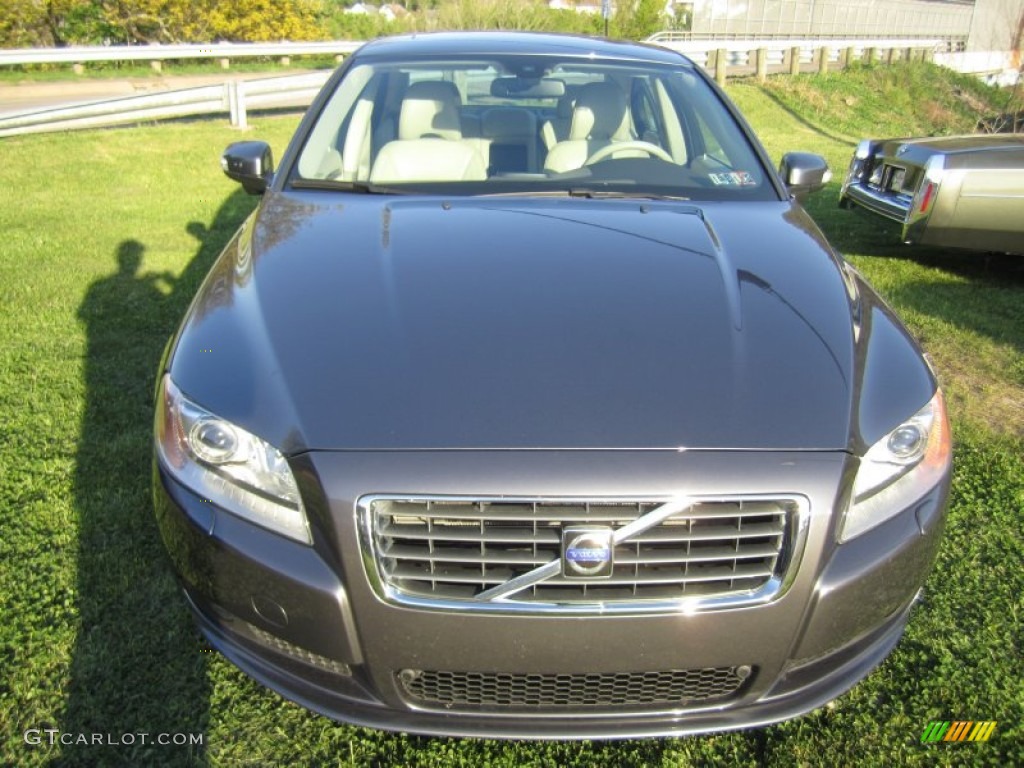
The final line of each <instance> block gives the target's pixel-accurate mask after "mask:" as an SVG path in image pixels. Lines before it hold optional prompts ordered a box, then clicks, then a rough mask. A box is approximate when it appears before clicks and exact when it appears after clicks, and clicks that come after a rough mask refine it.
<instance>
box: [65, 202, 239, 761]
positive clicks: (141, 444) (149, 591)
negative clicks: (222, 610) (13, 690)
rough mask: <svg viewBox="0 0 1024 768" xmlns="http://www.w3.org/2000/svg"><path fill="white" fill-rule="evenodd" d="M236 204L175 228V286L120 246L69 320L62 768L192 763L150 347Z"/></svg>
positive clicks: (204, 702) (216, 248)
mask: <svg viewBox="0 0 1024 768" xmlns="http://www.w3.org/2000/svg"><path fill="white" fill-rule="evenodd" d="M249 200H251V198H249V199H248V200H247V199H246V196H245V195H244V194H242V193H241V192H237V193H235V194H233V195H231V196H230V197H229V198H227V200H226V201H225V202H224V204H223V205H222V206H221V208H220V210H219V211H218V213H217V216H216V218H215V220H214V223H213V224H212V225H211V226H210V227H209V228H207V227H205V226H204V225H202V224H197V223H195V222H193V223H192V224H190V225H189V226H188V231H189V232H190V233H191V234H193V235H194V236H196V237H197V238H198V239H199V244H198V248H197V250H196V252H195V254H194V256H193V257H192V259H191V260H190V261H189V263H188V264H187V265H186V266H185V268H184V269H183V270H182V272H181V274H180V275H178V276H177V277H175V276H174V275H171V274H170V273H161V274H154V273H149V272H145V271H143V263H144V256H145V250H146V247H145V245H143V244H142V243H141V242H139V241H137V240H126V241H124V242H122V243H121V244H120V246H119V247H118V249H117V253H116V261H117V268H116V270H115V271H114V272H113V273H112V274H110V275H108V276H105V277H102V278H100V279H98V280H96V281H95V282H93V283H92V284H91V285H90V286H89V288H88V289H87V291H86V294H85V297H84V299H83V301H82V303H81V305H80V306H79V309H78V317H79V319H80V321H81V322H82V323H83V325H84V328H85V331H86V334H87V355H86V359H85V361H84V365H83V379H84V381H83V383H84V393H83V394H84V397H83V413H82V426H81V431H80V440H79V444H78V449H77V461H76V470H75V479H74V489H75V507H76V510H77V513H78V542H79V549H78V553H77V555H78V562H77V574H78V583H77V599H78V609H79V619H80V626H79V628H78V632H77V637H76V641H75V647H74V650H73V654H72V661H71V669H70V674H69V679H68V684H67V691H66V702H67V704H66V708H65V710H64V713H63V716H62V718H61V721H60V723H59V729H60V731H61V732H62V733H63V734H65V736H64V738H65V739H66V741H67V743H65V744H64V745H62V747H61V748H60V760H59V762H60V763H62V764H73V765H156V764H174V765H194V764H204V763H205V762H206V759H205V751H206V746H205V744H204V743H203V742H205V738H204V736H205V732H206V729H207V724H208V719H209V700H210V685H209V682H208V679H207V678H208V675H207V665H208V658H209V656H208V655H207V653H206V652H205V651H206V650H207V649H206V648H205V644H204V643H203V642H202V641H201V638H200V635H199V634H198V632H197V631H196V630H195V628H194V626H193V623H192V620H191V616H190V615H189V613H188V609H187V608H186V604H185V601H184V600H183V599H182V597H181V594H180V591H179V589H178V586H177V584H176V582H175V580H174V577H173V574H172V570H171V567H170V563H169V560H168V558H167V556H166V554H165V551H164V547H163V544H162V542H161V540H160V536H159V533H158V530H157V527H156V522H155V519H154V516H153V509H152V501H151V492H150V477H151V461H152V458H151V457H152V433H153V393H154V387H155V377H156V373H157V367H158V364H159V361H160V357H161V354H162V352H163V349H164V346H165V344H166V343H167V340H168V338H169V337H170V335H171V334H172V333H173V331H174V328H175V327H176V325H177V323H178V322H179V321H180V319H181V317H182V315H183V314H184V312H185V310H186V309H187V307H188V304H189V302H190V301H191V298H192V295H193V293H194V292H195V289H196V287H197V285H198V283H199V281H200V280H201V277H202V275H204V274H205V273H206V271H207V270H208V269H209V268H210V266H211V264H212V263H213V260H214V259H215V258H216V256H217V254H218V253H219V252H220V250H221V249H222V248H223V246H224V245H225V244H226V242H227V240H228V239H229V238H230V236H231V233H232V232H233V231H234V229H235V228H236V227H237V226H238V225H239V224H240V223H241V221H242V220H243V219H244V217H245V215H246V213H247V212H248V210H251V208H252V203H251V202H249ZM82 734H85V735H87V736H89V739H82V738H81V737H80V735H82ZM93 734H101V735H102V736H103V739H102V743H100V744H97V743H95V741H90V739H93V740H94V739H95V737H94V736H92V735H93ZM143 734H145V736H143ZM87 741H88V742H89V743H86V742H87ZM108 742H109V743H108ZM161 742H165V743H161ZM183 742H184V743H183Z"/></svg>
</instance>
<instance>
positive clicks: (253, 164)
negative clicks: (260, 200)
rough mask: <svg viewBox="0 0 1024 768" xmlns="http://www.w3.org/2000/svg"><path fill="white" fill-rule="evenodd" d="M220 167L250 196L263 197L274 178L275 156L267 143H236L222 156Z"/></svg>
mask: <svg viewBox="0 0 1024 768" xmlns="http://www.w3.org/2000/svg"><path fill="white" fill-rule="evenodd" d="M220 166H221V168H223V169H224V173H225V174H227V176H228V178H230V179H234V180H235V181H237V182H240V183H241V185H242V188H243V189H244V190H245V191H246V192H248V193H249V194H250V195H262V194H263V193H264V192H265V191H266V189H267V186H268V185H269V184H270V180H271V179H272V178H273V176H274V155H273V153H272V152H271V151H270V145H269V144H267V142H265V141H236V142H235V143H234V144H231V145H230V146H229V147H228V148H227V149H225V150H224V154H223V155H221V156H220Z"/></svg>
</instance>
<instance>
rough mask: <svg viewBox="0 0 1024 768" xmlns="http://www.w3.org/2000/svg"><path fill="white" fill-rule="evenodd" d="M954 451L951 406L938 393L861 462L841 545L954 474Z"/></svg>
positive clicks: (871, 449) (844, 522)
mask: <svg viewBox="0 0 1024 768" xmlns="http://www.w3.org/2000/svg"><path fill="white" fill-rule="evenodd" d="M951 453H952V445H951V440H950V434H949V421H948V420H947V417H946V404H945V402H944V401H943V399H942V392H941V391H940V390H936V391H935V396H934V397H932V399H931V400H930V401H929V402H928V404H927V405H926V406H925V407H924V408H922V409H921V410H919V411H918V412H917V413H915V414H914V415H913V416H911V417H910V418H909V419H907V420H906V421H905V422H903V423H902V424H900V425H899V426H898V427H896V428H895V429H894V430H892V431H891V432H889V433H888V434H887V435H885V436H884V437H883V438H882V439H881V440H879V441H878V442H877V443H875V444H874V445H872V446H871V448H869V449H868V451H867V452H866V453H865V454H864V456H863V457H862V458H861V460H860V467H859V468H858V470H857V479H856V480H855V481H854V484H853V497H852V499H851V501H850V506H849V508H848V509H847V511H846V517H845V519H844V520H843V524H842V526H840V530H839V541H840V542H843V541H849V540H850V539H852V538H853V537H855V536H859V535H860V534H862V533H864V532H865V531H868V530H870V529H872V528H874V527H875V526H877V525H880V524H881V523H884V522H885V521H886V520H888V519H889V518H891V517H892V516H893V515H895V514H897V513H898V512H900V511H902V510H903V509H906V508H907V507H908V506H909V505H910V504H912V503H913V502H915V501H916V500H917V499H919V498H921V496H923V495H924V494H925V493H927V492H928V491H929V490H931V489H932V488H933V487H934V486H935V485H936V484H937V483H938V482H939V481H940V480H941V479H942V477H943V475H945V473H946V472H947V471H948V469H949V462H950V460H951Z"/></svg>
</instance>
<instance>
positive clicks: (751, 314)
mask: <svg viewBox="0 0 1024 768" xmlns="http://www.w3.org/2000/svg"><path fill="white" fill-rule="evenodd" d="M565 114H568V115H569V119H568V123H566V122H565V120H564V115H565ZM223 163H224V168H225V170H226V172H227V173H228V175H229V176H231V177H232V178H234V179H236V180H238V181H240V182H241V183H242V184H244V185H245V187H246V189H249V190H250V191H252V192H254V193H259V194H262V196H263V197H262V200H261V202H260V205H259V207H258V208H257V210H256V212H255V213H254V214H253V215H252V217H251V218H249V219H248V221H246V222H245V224H244V225H243V226H242V228H241V229H240V231H239V232H238V233H237V235H236V236H235V237H234V239H233V240H232V241H231V242H230V244H229V245H228V246H227V248H226V249H225V250H224V252H223V254H222V255H221V256H220V258H219V260H218V261H217V262H216V264H215V265H214V266H213V268H212V270H211V272H210V274H209V276H208V277H207V279H206V281H205V282H204V284H203V286H202V287H201V289H200V291H199V293H198V295H197V297H196V298H195V300H194V302H193V303H192V306H191V307H190V309H189V312H188V315H187V317H186V318H185V320H184V322H183V323H182V325H181V327H180V329H179V330H178V332H177V334H176V335H175V336H174V338H173V339H172V342H171V343H170V344H169V345H168V350H167V353H166V355H165V358H164V360H163V362H162V365H161V368H160V375H159V382H158V402H157V407H156V430H155V432H156V434H155V457H154V472H153V488H154V500H155V508H156V516H157V520H158V522H159V527H160V530H161V533H162V536H163V539H164V542H165V543H166V546H167V549H168V551H169V553H170V556H171V560H172V562H173V565H174V568H175V570H176V572H177V574H178V576H179V578H180V580H181V583H182V585H183V587H184V593H185V595H186V597H187V600H188V603H189V605H190V606H191V609H192V611H193V613H194V615H195V618H196V620H197V622H198V625H199V627H200V628H201V630H202V631H203V633H204V634H205V635H206V637H207V639H208V640H209V642H210V643H211V644H212V645H213V646H214V647H215V648H217V649H218V650H219V651H220V652H222V653H223V654H224V655H225V656H227V657H228V658H229V659H231V660H232V661H233V662H234V663H235V664H237V665H238V666H239V667H240V668H241V669H243V670H244V671H246V672H247V673H248V674H250V675H252V676H253V677H254V678H256V679H257V680H259V681H261V682H263V683H264V684H266V685H268V686H270V687H271V688H273V689H275V690H277V691H279V692H281V693H282V694H284V695H285V696H287V697H289V698H292V699H294V700H295V701H298V702H300V703H302V704H304V705H305V706H308V707H310V708H312V709H314V710H316V711H318V712H321V713H324V714H326V715H328V716H330V717H333V718H336V719H339V720H343V721H347V722H353V723H360V724H364V725H370V726H376V727H383V728H392V729H398V730H403V731H411V732H417V733H428V734H456V735H487V736H502V737H520V738H611V737H625V736H649V735H657V734H675V735H679V734H686V733H695V732H705V731H715V730H724V729H732V728H743V727H749V726H754V725H759V724H763V723H769V722H774V721H777V720H781V719H785V718H788V717H793V716H796V715H798V714H801V713H803V712H807V711H809V710H811V709H813V708H815V707H818V706H820V705H822V704H824V703H825V702H827V701H829V700H830V699H832V698H834V697H836V696H838V695H839V694H840V693H842V692H843V691H845V690H846V689H847V688H849V687H850V686H851V685H853V684H854V683H855V682H856V681H857V680H859V679H860V678H862V677H863V676H864V675H866V674H867V673H868V672H869V671H870V670H871V669H872V668H873V667H875V666H876V665H877V664H879V663H880V662H881V661H882V660H883V659H884V658H885V656H886V655H887V654H888V653H889V651H890V650H891V649H892V648H893V647H894V646H895V644H896V643H897V641H898V640H899V638H900V636H901V634H902V632H903V628H904V626H905V624H906V622H907V621H908V618H909V616H910V612H911V608H912V606H913V605H914V603H915V600H916V598H917V596H918V594H919V590H920V588H921V585H922V583H923V582H924V579H925V577H926V574H927V572H928V570H929V568H930V566H931V562H932V559H933V556H934V552H935V548H936V546H937V544H938V541H939V535H940V532H941V529H942V523H943V518H944V510H945V505H946V498H947V493H948V487H949V478H950V462H951V449H950V435H949V428H948V424H947V421H946V413H945V409H944V406H943V399H942V395H941V392H940V391H939V389H938V387H937V386H936V381H935V377H934V376H933V374H932V371H931V369H930V368H929V366H928V364H927V363H926V361H925V358H924V357H923V355H922V353H921V351H920V349H919V348H918V346H917V344H916V343H915V342H914V341H913V339H912V338H911V337H910V335H909V334H908V332H907V331H906V330H905V329H904V327H903V326H902V325H901V324H900V322H899V321H898V320H897V318H896V317H895V316H894V314H893V313H892V311H891V310H890V309H889V307H888V306H886V304H885V303H884V302H883V301H882V300H881V299H880V298H879V297H878V296H877V295H876V294H875V292H874V291H873V290H872V289H871V287H870V286H869V285H868V284H867V283H866V282H865V281H864V279H863V278H862V277H861V276H860V274H858V273H857V271H856V270H854V269H853V268H852V267H851V266H850V265H849V264H848V263H846V262H845V261H844V260H843V259H842V258H841V257H840V256H839V255H838V254H837V253H836V252H835V251H834V250H833V249H832V248H830V247H829V245H828V243H827V242H826V241H825V239H824V237H823V236H822V234H821V232H820V231H819V230H818V228H817V227H816V226H815V225H814V223H813V222H812V221H811V219H810V218H809V217H808V215H807V214H806V212H805V211H804V210H803V209H802V208H801V206H800V205H799V204H798V203H797V202H796V201H795V200H794V196H795V195H798V194H799V195H802V194H805V193H807V192H809V191H811V190H813V189H815V188H816V187H820V186H821V185H822V183H823V181H824V179H825V176H826V171H827V166H826V164H825V163H824V161H823V160H822V159H821V158H820V157H817V156H814V155H808V154H802V153H790V154H788V155H786V156H785V157H784V158H783V162H782V167H781V170H780V172H776V171H775V170H774V169H773V168H772V166H771V164H770V162H769V160H768V158H767V157H766V155H765V153H764V150H763V149H762V148H761V146H760V145H759V144H758V143H757V141H756V139H755V138H754V136H753V135H752V133H751V132H750V130H749V128H748V127H747V125H746V124H745V123H744V121H743V119H742V118H741V117H740V116H739V114H738V113H737V111H736V109H735V107H734V106H733V105H732V104H731V103H730V102H729V100H728V99H727V98H726V96H725V95H724V94H723V93H722V91H720V90H719V89H718V88H717V87H716V86H715V84H714V83H713V82H712V81H710V80H709V79H708V77H707V76H706V75H705V74H704V73H703V72H702V71H701V70H700V68H699V67H696V66H694V65H693V64H692V63H691V62H690V61H689V60H687V59H686V58H684V57H683V56H681V55H679V54H677V53H674V52H671V51H667V50H663V49H659V48H654V47H648V46H642V45H637V44H628V43H615V42H609V41H606V40H598V39H591V38H581V37H563V36H552V35H530V34H505V33H495V34H486V33H478V34H436V35H417V36H414V37H403V38H394V39H384V40H380V41H376V42H373V43H369V44H367V45H366V46H364V47H363V48H361V49H360V50H359V51H358V52H357V53H356V54H355V55H353V56H352V57H351V58H350V59H349V60H348V61H347V62H346V63H345V64H344V65H342V67H341V68H340V69H339V71H338V72H337V73H336V74H335V75H334V76H333V77H332V78H331V79H330V81H329V82H328V83H327V85H326V86H325V87H324V90H323V91H322V93H321V94H320V96H319V97H318V98H317V99H316V101H315V102H314V103H313V105H312V106H311V108H310V110H309V112H308V114H307V116H306V117H305V119H304V120H303V122H302V123H301V125H300V127H299V128H298V131H297V133H296V134H295V137H294V139H293V140H292V142H291V144H290V145H289V147H288V149H287V151H286V152H285V154H284V158H283V160H282V162H281V164H280V167H279V168H277V169H276V170H275V169H274V165H273V158H272V155H271V152H270V148H269V147H268V146H267V145H266V144H264V143H262V142H258V141H247V142H241V143H238V144H235V145H232V146H231V147H229V148H228V149H227V151H226V152H225V154H224V158H223Z"/></svg>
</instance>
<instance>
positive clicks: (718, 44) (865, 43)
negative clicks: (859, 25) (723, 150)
mask: <svg viewBox="0 0 1024 768" xmlns="http://www.w3.org/2000/svg"><path fill="white" fill-rule="evenodd" d="M657 44H658V45H661V46H663V47H665V48H670V49H672V50H676V51H679V52H681V53H684V54H686V55H687V56H689V57H690V58H691V59H692V60H693V61H694V62H695V63H697V64H698V65H700V66H703V67H704V68H705V69H707V70H709V71H713V72H714V74H715V78H716V79H717V80H718V81H719V82H720V83H722V82H725V78H726V72H727V70H728V69H730V68H739V69H740V70H743V69H744V68H745V69H746V70H747V72H748V73H750V74H757V76H758V77H762V78H763V77H764V76H765V75H766V74H767V73H768V72H773V71H774V72H777V71H789V72H798V71H800V70H801V69H803V68H805V65H808V64H809V65H811V66H814V67H816V68H817V69H818V70H819V71H825V70H826V69H828V68H829V67H830V66H831V65H832V64H833V63H835V62H838V65H839V66H841V65H843V64H846V63H849V61H851V60H862V59H864V58H866V57H869V56H870V57H874V56H875V55H876V52H882V51H885V52H886V55H887V56H888V58H889V60H892V59H893V58H895V57H900V58H904V57H907V56H910V55H912V54H921V55H928V56H931V55H932V54H933V53H934V51H935V49H936V47H938V46H941V45H944V44H943V43H942V41H940V40H921V39H907V40H894V39H878V40H851V39H837V40H820V39H819V40H807V39H792V40H776V39H772V40H757V39H755V40H691V41H674V40H667V41H659V42H658V43H657ZM360 45H362V42H352V41H335V42H331V43H225V44H218V45H208V46H187V45H163V46H156V45H148V46H124V47H114V46H110V47H102V46H99V47H95V48H61V49H42V50H8V51H0V66H2V65H4V64H41V63H48V64H54V63H64V64H73V63H81V62H83V61H128V60H142V61H146V60H157V59H159V60H167V59H193V58H216V59H223V58H232V57H237V56H239V55H245V56H270V57H278V58H280V57H283V56H292V55H305V54H314V53H316V54H324V53H330V54H334V55H336V56H343V55H346V54H348V53H351V52H352V51H354V50H356V49H357V48H358V47H359V46H360ZM329 75H330V73H329V72H326V71H325V72H313V73H308V74H302V75H288V76H283V77H272V78H264V79H259V80H241V79H237V78H234V79H231V80H229V81H227V82H224V83H222V84H216V85H206V86H198V87H193V88H186V89H182V90H176V91H164V92H161V93H150V94H146V95H141V96H125V97H120V98H115V99H106V100H103V101H94V102H87V103H79V104H70V105H65V106H59V107H51V108H47V109H34V110H26V111H21V112H14V113H6V114H4V115H2V116H0V137H3V136H13V135H17V134H23V133H42V132H49V131H65V130H73V129H78V128H98V127H104V126H113V125H121V124H125V123H137V122H144V121H151V120H160V119H168V118H178V117H189V116H195V115H209V114H224V113H227V114H229V115H230V117H231V124H232V125H234V126H237V127H239V128H244V127H246V125H247V121H248V117H247V111H248V110H249V109H254V108H255V109H266V108H272V107H273V108H276V107H305V106H308V105H309V103H310V102H311V101H312V99H313V97H314V96H315V95H316V93H317V92H318V91H319V89H320V88H321V87H322V86H323V84H324V82H325V81H326V80H327V78H328V77H329Z"/></svg>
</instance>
